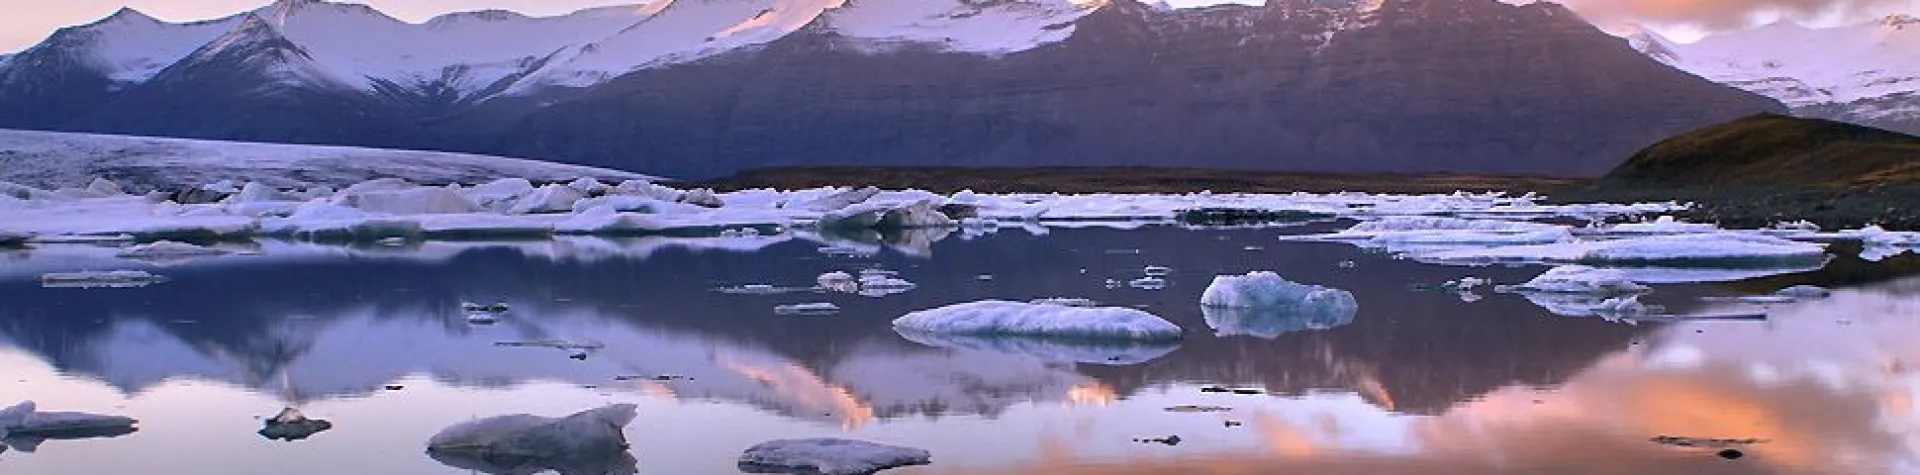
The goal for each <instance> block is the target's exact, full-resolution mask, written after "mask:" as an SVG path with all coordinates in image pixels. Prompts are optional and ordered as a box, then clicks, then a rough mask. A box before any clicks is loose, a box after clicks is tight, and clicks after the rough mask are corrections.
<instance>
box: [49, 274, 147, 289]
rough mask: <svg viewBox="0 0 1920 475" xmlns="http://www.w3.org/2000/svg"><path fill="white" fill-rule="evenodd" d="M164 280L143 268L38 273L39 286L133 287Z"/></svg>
mask: <svg viewBox="0 0 1920 475" xmlns="http://www.w3.org/2000/svg"><path fill="white" fill-rule="evenodd" d="M166 281H167V278H166V277H164V276H159V275H154V274H153V273H150V272H147V271H143V270H111V271H80V272H52V273H47V274H41V275H40V286H42V287H51V288H97V287H104V288H134V287H146V286H148V285H153V284H158V283H162V282H166Z"/></svg>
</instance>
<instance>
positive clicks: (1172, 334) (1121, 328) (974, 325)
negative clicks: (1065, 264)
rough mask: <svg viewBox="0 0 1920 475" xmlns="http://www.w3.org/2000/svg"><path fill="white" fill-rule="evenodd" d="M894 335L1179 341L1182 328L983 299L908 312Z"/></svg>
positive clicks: (1106, 313)
mask: <svg viewBox="0 0 1920 475" xmlns="http://www.w3.org/2000/svg"><path fill="white" fill-rule="evenodd" d="M893 327H894V328H895V329H896V330H909V331H917V332H923V333H936V334H950V335H973V336H996V335H997V336H1033V337H1053V338H1082V339H1125V340H1177V339H1180V333H1181V330H1180V327H1179V326H1178V325H1174V324H1173V323H1172V322H1168V321H1166V320H1165V319H1162V318H1160V317H1158V316H1155V315H1153V314H1151V313H1147V312H1143V311H1140V310H1135V309H1130V308H1119V307H1094V308H1086V307H1069V306H1062V305H1046V304H1031V303H1022V302H1009V301H1003V300H985V301H979V302H970V303H962V304H955V305H949V306H945V307H940V308H936V309H931V310H921V311H918V312H913V313H909V314H907V315H906V316H903V317H900V318H898V319H895V320H894V321H893Z"/></svg>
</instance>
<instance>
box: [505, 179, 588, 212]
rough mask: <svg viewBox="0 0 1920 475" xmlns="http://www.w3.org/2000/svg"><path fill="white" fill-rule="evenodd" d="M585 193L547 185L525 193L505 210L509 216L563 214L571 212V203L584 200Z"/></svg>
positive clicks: (562, 186) (565, 187) (560, 186)
mask: <svg viewBox="0 0 1920 475" xmlns="http://www.w3.org/2000/svg"><path fill="white" fill-rule="evenodd" d="M586 197H587V194H586V193H581V192H580V190H575V189H573V188H569V187H567V186H566V185H547V186H543V187H540V188H538V189H535V190H533V191H532V192H530V193H527V194H526V196H523V197H521V198H520V199H519V200H516V201H514V203H513V206H510V207H508V208H507V213H510V214H541V213H565V212H569V211H573V203H574V202H576V201H580V200H581V199H585V198H586Z"/></svg>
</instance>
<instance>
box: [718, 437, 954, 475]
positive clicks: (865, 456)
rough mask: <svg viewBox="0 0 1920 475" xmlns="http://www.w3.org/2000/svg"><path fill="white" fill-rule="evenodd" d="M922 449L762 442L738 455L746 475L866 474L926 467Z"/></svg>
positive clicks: (858, 443) (840, 442) (843, 442)
mask: <svg viewBox="0 0 1920 475" xmlns="http://www.w3.org/2000/svg"><path fill="white" fill-rule="evenodd" d="M932 461H933V455H932V454H931V453H928V452H927V451H925V450H921V449H916V448H911V447H899V446H892V445H882V444H876V443H872V442H866V441H860V440H849V439H784V440H775V441H769V442H762V443H760V444H758V445H754V446H753V447H750V448H748V449H747V450H746V452H744V453H741V454H740V470H741V471H743V472H747V473H793V474H818V475H866V474H871V473H874V472H878V471H881V470H886V469H889V468H895V467H905V466H910V465H926V464H928V463H931V462H932Z"/></svg>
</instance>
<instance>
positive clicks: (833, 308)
mask: <svg viewBox="0 0 1920 475" xmlns="http://www.w3.org/2000/svg"><path fill="white" fill-rule="evenodd" d="M836 313H840V306H839V305H834V304H832V303H828V302H816V303H801V304H792V305H778V306H775V307H773V314H774V315H833V314H836Z"/></svg>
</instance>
